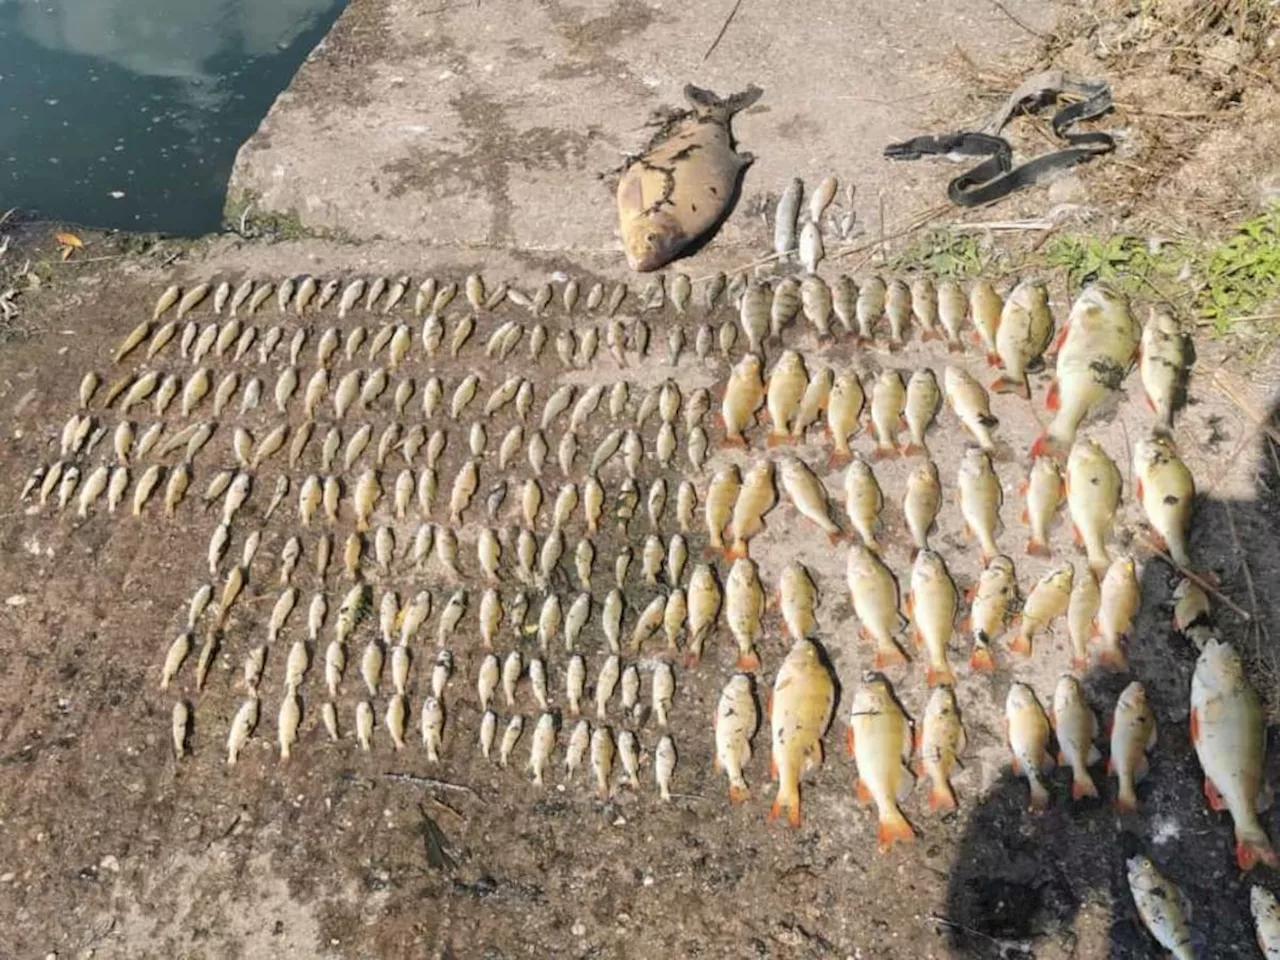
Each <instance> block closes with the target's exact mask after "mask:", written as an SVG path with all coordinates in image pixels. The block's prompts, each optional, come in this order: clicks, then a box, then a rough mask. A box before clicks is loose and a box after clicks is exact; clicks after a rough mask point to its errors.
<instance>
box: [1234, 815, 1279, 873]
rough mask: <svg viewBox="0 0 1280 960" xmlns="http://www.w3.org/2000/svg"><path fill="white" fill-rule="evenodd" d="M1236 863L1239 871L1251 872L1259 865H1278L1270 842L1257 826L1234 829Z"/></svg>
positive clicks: (1277, 858)
mask: <svg viewBox="0 0 1280 960" xmlns="http://www.w3.org/2000/svg"><path fill="white" fill-rule="evenodd" d="M1236 863H1237V864H1238V865H1239V867H1240V869H1241V870H1245V871H1248V870H1252V869H1253V868H1254V867H1256V866H1257V865H1258V864H1259V863H1265V864H1266V865H1267V866H1269V867H1274V866H1276V865H1277V864H1280V857H1277V856H1276V851H1275V849H1274V848H1273V847H1272V846H1271V841H1270V840H1269V839H1267V835H1266V833H1265V832H1264V831H1263V829H1262V827H1261V826H1260V825H1259V824H1256V823H1255V824H1252V825H1246V826H1241V827H1237V828H1236Z"/></svg>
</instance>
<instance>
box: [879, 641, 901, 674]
mask: <svg viewBox="0 0 1280 960" xmlns="http://www.w3.org/2000/svg"><path fill="white" fill-rule="evenodd" d="M907 662H908V657H907V655H906V654H905V653H903V652H902V650H901V649H900V648H899V647H898V645H897V644H896V643H893V642H892V641H890V642H889V643H886V644H884V645H882V646H877V647H876V669H877V670H884V669H885V668H886V667H892V666H897V665H898V664H902V663H907Z"/></svg>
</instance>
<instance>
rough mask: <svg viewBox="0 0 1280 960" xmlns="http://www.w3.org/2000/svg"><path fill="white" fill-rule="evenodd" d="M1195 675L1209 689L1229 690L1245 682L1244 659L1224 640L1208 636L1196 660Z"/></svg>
mask: <svg viewBox="0 0 1280 960" xmlns="http://www.w3.org/2000/svg"><path fill="white" fill-rule="evenodd" d="M1195 672H1196V675H1197V676H1198V677H1199V679H1200V681H1201V682H1202V683H1204V685H1205V686H1206V687H1208V688H1210V689H1216V690H1230V689H1233V688H1234V687H1237V686H1240V685H1242V684H1243V683H1244V682H1245V678H1244V661H1242V660H1241V659H1240V654H1239V652H1237V650H1236V648H1235V647H1233V646H1232V645H1231V644H1230V643H1228V642H1226V641H1225V640H1219V639H1218V638H1217V637H1210V638H1209V639H1208V640H1207V641H1205V645H1204V649H1203V650H1201V651H1200V659H1198V660H1197V661H1196V670H1195Z"/></svg>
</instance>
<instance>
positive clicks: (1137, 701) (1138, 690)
mask: <svg viewBox="0 0 1280 960" xmlns="http://www.w3.org/2000/svg"><path fill="white" fill-rule="evenodd" d="M1146 703H1147V688H1146V687H1144V686H1143V685H1142V684H1141V683H1140V682H1139V681H1137V680H1134V681H1133V682H1132V683H1130V684H1129V685H1128V686H1127V687H1125V688H1124V690H1122V691H1121V692H1120V696H1119V697H1118V698H1117V700H1116V712H1117V713H1120V712H1130V713H1132V712H1136V711H1140V710H1142V709H1143V707H1145V706H1146Z"/></svg>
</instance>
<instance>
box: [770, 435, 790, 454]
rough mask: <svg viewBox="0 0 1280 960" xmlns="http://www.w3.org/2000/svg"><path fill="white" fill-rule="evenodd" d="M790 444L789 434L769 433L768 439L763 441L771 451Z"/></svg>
mask: <svg viewBox="0 0 1280 960" xmlns="http://www.w3.org/2000/svg"><path fill="white" fill-rule="evenodd" d="M791 442H792V440H791V436H790V435H789V434H778V433H771V434H769V439H768V440H767V441H765V446H767V447H768V448H769V449H770V450H772V449H773V448H774V447H778V446H782V445H783V444H786V443H791Z"/></svg>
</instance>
